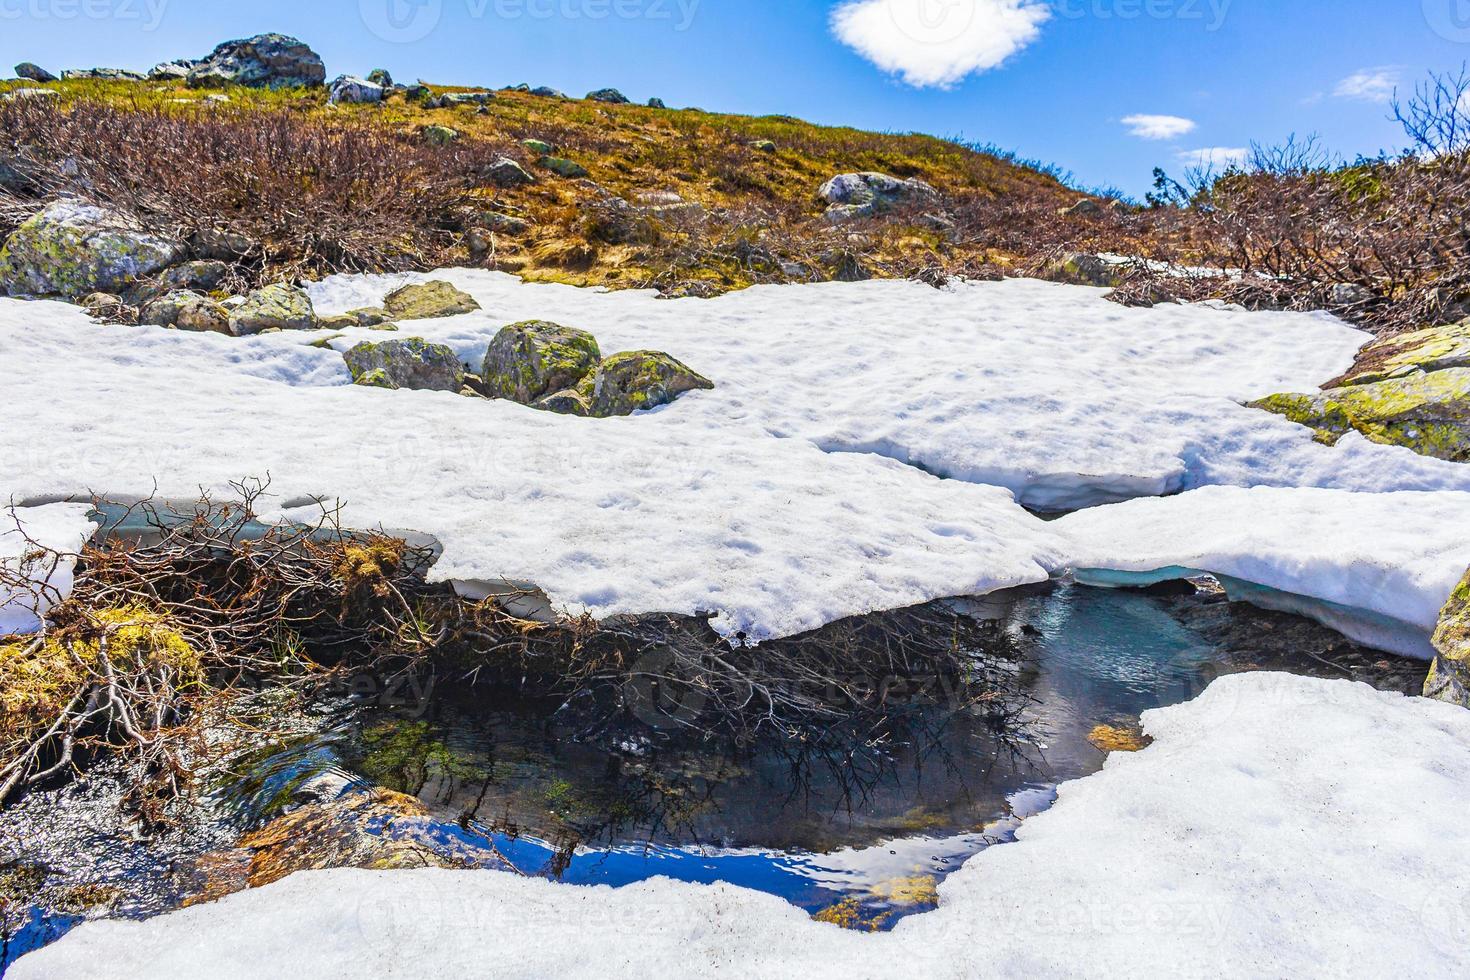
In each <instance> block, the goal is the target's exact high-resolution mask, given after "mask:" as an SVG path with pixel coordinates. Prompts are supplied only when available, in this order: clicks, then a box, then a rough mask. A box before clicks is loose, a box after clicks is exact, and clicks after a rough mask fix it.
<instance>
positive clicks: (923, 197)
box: [817, 172, 938, 222]
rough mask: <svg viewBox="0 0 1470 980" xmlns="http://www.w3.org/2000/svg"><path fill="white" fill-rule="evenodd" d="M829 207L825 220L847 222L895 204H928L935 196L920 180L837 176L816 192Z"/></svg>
mask: <svg viewBox="0 0 1470 980" xmlns="http://www.w3.org/2000/svg"><path fill="white" fill-rule="evenodd" d="M817 196H818V197H820V198H821V199H822V200H824V201H826V202H827V204H828V205H829V206H828V208H827V212H826V215H825V217H826V219H827V220H828V221H831V222H842V221H851V220H852V219H854V218H866V217H872V216H874V215H877V214H880V213H881V212H883V211H886V210H888V209H889V208H891V207H894V206H896V205H899V204H904V203H917V202H921V201H929V200H932V199H933V198H935V197H937V196H938V192H936V191H935V190H934V188H933V187H930V186H929V185H928V184H926V183H924V182H923V181H922V180H900V179H899V178H897V177H890V176H889V175H888V174H880V173H873V172H867V173H853V174H838V175H837V176H836V177H833V178H832V179H831V180H829V181H827V182H826V183H825V184H823V185H822V186H821V187H820V188H818V189H817Z"/></svg>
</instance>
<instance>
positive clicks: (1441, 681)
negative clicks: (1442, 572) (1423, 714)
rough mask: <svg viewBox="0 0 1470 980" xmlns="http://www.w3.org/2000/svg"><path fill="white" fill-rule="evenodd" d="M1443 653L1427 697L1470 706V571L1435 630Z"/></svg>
mask: <svg viewBox="0 0 1470 980" xmlns="http://www.w3.org/2000/svg"><path fill="white" fill-rule="evenodd" d="M1434 649H1435V651H1436V652H1437V653H1438V654H1439V655H1438V656H1437V657H1435V659H1434V666H1433V667H1432V668H1431V669H1430V671H1429V680H1428V681H1427V682H1426V683H1425V685H1424V696H1425V697H1426V698H1434V699H1435V700H1437V701H1448V702H1450V703H1451V704H1458V705H1459V706H1460V707H1462V708H1470V572H1467V573H1466V574H1465V578H1464V579H1463V580H1462V581H1461V582H1460V584H1459V586H1457V587H1456V588H1455V591H1454V592H1453V593H1452V594H1451V595H1450V601H1449V602H1448V603H1447V604H1446V605H1445V607H1444V611H1443V612H1441V613H1440V616H1439V629H1437V630H1436V631H1435V633H1434Z"/></svg>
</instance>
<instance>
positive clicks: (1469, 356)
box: [1338, 320, 1470, 386]
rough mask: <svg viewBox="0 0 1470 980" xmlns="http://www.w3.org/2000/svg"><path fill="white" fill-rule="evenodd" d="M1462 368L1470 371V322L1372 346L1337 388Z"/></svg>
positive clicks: (1402, 336) (1391, 339) (1359, 358)
mask: <svg viewBox="0 0 1470 980" xmlns="http://www.w3.org/2000/svg"><path fill="white" fill-rule="evenodd" d="M1462 367H1470V320H1466V321H1463V322H1461V323H1452V324H1448V325H1446V326H1442V327H1430V328H1428V329H1425V330H1416V331H1414V332H1412V333H1405V334H1399V335H1398V336H1395V337H1389V338H1387V339H1384V340H1379V341H1376V342H1374V343H1372V344H1369V345H1368V346H1367V347H1365V348H1363V350H1362V351H1361V352H1359V354H1358V363H1357V366H1356V367H1354V369H1353V370H1352V371H1351V372H1349V373H1348V374H1347V375H1345V376H1344V377H1343V378H1342V380H1341V381H1340V382H1338V384H1339V386H1347V385H1361V384H1372V383H1373V382H1375V381H1389V380H1393V379H1396V378H1408V377H1413V376H1414V375H1416V374H1430V373H1433V372H1435V371H1444V370H1446V369H1448V368H1462Z"/></svg>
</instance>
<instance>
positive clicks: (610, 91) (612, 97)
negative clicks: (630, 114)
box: [587, 88, 628, 105]
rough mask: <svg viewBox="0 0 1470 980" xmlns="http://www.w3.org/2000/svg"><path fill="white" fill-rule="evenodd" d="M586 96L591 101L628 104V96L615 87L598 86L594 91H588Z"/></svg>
mask: <svg viewBox="0 0 1470 980" xmlns="http://www.w3.org/2000/svg"><path fill="white" fill-rule="evenodd" d="M587 98H588V99H590V100H591V101H593V102H606V103H608V104H609V105H627V104H628V97H627V96H626V95H624V94H623V93H622V92H619V91H618V90H617V89H615V88H600V89H598V90H597V91H595V92H588V93H587Z"/></svg>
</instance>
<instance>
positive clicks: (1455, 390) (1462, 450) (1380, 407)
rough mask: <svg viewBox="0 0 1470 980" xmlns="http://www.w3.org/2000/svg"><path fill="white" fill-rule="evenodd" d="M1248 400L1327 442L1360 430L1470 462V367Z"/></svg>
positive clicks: (1385, 440)
mask: <svg viewBox="0 0 1470 980" xmlns="http://www.w3.org/2000/svg"><path fill="white" fill-rule="evenodd" d="M1251 404H1252V405H1253V406H1254V407H1255V408H1261V409H1265V410H1266V411H1268V412H1274V413H1276V414H1277V415H1282V416H1285V417H1286V418H1289V419H1291V420H1292V421H1293V422H1297V423H1299V424H1301V425H1305V426H1308V427H1310V428H1312V429H1315V430H1316V435H1317V440H1318V441H1319V442H1323V443H1327V444H1329V445H1332V444H1335V443H1336V442H1337V440H1338V439H1340V438H1342V437H1343V436H1344V435H1346V434H1347V433H1349V432H1358V433H1361V434H1362V435H1363V436H1365V437H1367V438H1368V439H1370V440H1371V441H1373V442H1378V443H1383V444H1385V445H1391V446H1406V447H1408V448H1409V449H1412V450H1414V451H1415V452H1417V453H1420V454H1421V455H1424V456H1432V457H1434V458H1436V459H1445V460H1450V461H1452V462H1457V463H1465V462H1470V368H1450V369H1448V370H1444V371H1435V372H1433V373H1431V374H1417V375H1412V376H1409V377H1404V378H1393V379H1390V380H1387V381H1376V382H1374V383H1372V384H1364V385H1350V386H1348V387H1345V388H1333V389H1330V390H1328V391H1324V392H1320V393H1317V394H1281V395H1271V396H1270V397H1267V398H1263V399H1261V400H1260V401H1256V402H1252V403H1251Z"/></svg>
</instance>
